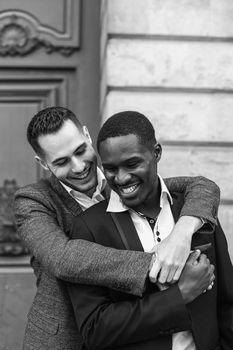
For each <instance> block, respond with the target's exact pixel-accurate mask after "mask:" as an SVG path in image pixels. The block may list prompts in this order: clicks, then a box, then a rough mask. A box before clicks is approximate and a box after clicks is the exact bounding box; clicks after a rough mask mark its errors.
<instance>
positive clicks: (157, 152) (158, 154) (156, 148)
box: [154, 143, 162, 162]
mask: <svg viewBox="0 0 233 350" xmlns="http://www.w3.org/2000/svg"><path fill="white" fill-rule="evenodd" d="M154 156H155V159H156V162H159V161H160V159H161V156H162V146H161V145H160V143H156V144H155V145H154Z"/></svg>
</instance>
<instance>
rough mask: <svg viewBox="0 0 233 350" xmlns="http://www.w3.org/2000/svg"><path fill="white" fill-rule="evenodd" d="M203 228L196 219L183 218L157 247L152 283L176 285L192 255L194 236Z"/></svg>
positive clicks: (151, 271)
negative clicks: (191, 248)
mask: <svg viewBox="0 0 233 350" xmlns="http://www.w3.org/2000/svg"><path fill="white" fill-rule="evenodd" d="M201 226H202V221H201V219H199V218H196V217H191V216H190V217H189V216H182V217H181V218H180V219H179V220H178V222H177V224H176V225H175V227H174V229H173V230H172V232H171V233H170V235H169V236H168V237H167V238H165V239H164V240H163V241H162V242H161V243H159V244H158V245H157V246H156V252H155V259H154V264H153V265H152V266H151V269H150V273H149V277H150V280H151V282H156V281H157V280H158V281H159V282H160V283H166V282H167V283H174V282H176V281H178V279H179V277H180V274H181V271H182V270H183V267H184V265H185V263H186V260H187V259H188V256H189V254H190V247H191V240H192V235H193V233H194V232H196V231H197V230H198V229H199V228H200V227H201Z"/></svg>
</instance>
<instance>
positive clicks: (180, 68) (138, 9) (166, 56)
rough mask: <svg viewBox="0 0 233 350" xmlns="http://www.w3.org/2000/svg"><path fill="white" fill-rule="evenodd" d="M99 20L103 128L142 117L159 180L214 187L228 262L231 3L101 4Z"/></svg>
mask: <svg viewBox="0 0 233 350" xmlns="http://www.w3.org/2000/svg"><path fill="white" fill-rule="evenodd" d="M102 14H103V16H104V19H105V20H104V21H103V23H104V25H103V28H102V39H103V40H102V115H103V120H104V119H105V118H107V117H108V116H110V115H111V114H113V113H115V112H118V111H120V110H127V109H133V110H138V111H141V112H142V113H145V114H146V115H147V116H148V117H149V118H150V120H151V121H152V122H153V124H154V125H155V129H156V130H157V137H158V139H159V141H161V143H162V145H163V150H164V152H163V157H162V161H161V163H160V167H159V171H160V173H161V174H162V175H163V176H174V175H196V174H201V175H204V176H207V177H209V178H211V179H213V180H214V181H216V182H217V183H218V185H219V186H220V189H221V191H222V202H221V203H222V204H221V207H220V210H219V216H220V220H221V222H222V226H223V228H224V230H225V233H226V236H227V239H228V242H229V249H230V253H231V256H232V258H233V182H232V181H231V178H232V175H233V165H232V164H233V162H232V161H233V115H232V114H233V108H232V107H233V25H232V24H233V2H232V1H231V0H221V1H219V0H178V1H173V0H110V1H106V0H105V1H103V3H102ZM106 18H107V19H106Z"/></svg>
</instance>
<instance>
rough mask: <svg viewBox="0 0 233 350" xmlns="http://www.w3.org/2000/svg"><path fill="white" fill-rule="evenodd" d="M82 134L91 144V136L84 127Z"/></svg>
mask: <svg viewBox="0 0 233 350" xmlns="http://www.w3.org/2000/svg"><path fill="white" fill-rule="evenodd" d="M83 133H84V135H85V136H86V137H87V138H88V140H89V142H90V143H91V144H92V139H91V135H90V134H89V131H88V128H87V127H86V126H85V125H84V126H83Z"/></svg>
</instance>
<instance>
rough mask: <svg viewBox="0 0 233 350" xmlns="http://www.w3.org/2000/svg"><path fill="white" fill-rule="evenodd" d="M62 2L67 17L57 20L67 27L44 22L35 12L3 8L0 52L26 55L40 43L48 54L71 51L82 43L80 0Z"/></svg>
mask: <svg viewBox="0 0 233 350" xmlns="http://www.w3.org/2000/svg"><path fill="white" fill-rule="evenodd" d="M63 5H64V6H63V7H64V8H63V11H62V13H63V16H64V18H57V19H56V20H57V23H60V22H62V23H63V26H64V28H52V27H49V25H45V24H42V23H41V20H40V18H39V17H37V16H36V13H31V14H30V13H28V12H24V11H19V10H14V11H9V10H7V9H6V10H5V11H2V12H1V11H0V56H25V55H28V54H30V53H31V52H33V51H35V50H37V49H39V48H41V47H43V48H44V49H45V50H46V53H47V54H52V53H53V52H59V53H60V54H62V55H64V56H69V55H71V54H72V53H73V52H74V51H75V50H77V49H78V48H79V46H80V42H79V25H80V22H79V14H80V1H79V0H67V1H65V2H64V4H63ZM54 26H55V25H54Z"/></svg>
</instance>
